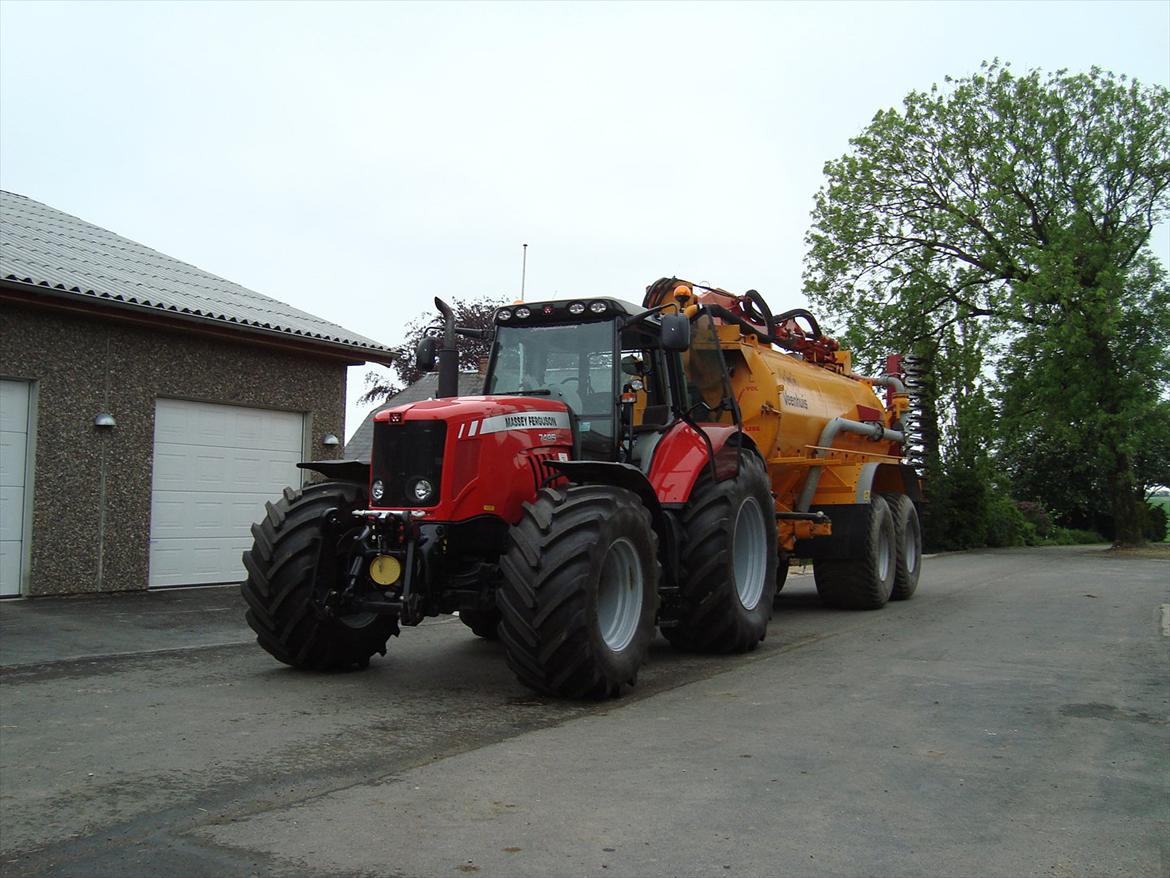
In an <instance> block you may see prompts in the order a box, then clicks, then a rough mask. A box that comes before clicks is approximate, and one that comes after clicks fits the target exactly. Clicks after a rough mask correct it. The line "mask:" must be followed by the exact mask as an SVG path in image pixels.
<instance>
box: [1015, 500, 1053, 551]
mask: <svg viewBox="0 0 1170 878" xmlns="http://www.w3.org/2000/svg"><path fill="white" fill-rule="evenodd" d="M1016 508H1017V509H1018V510H1020V514H1021V515H1023V516H1024V518H1025V519H1026V520H1027V521H1028V522H1029V523H1030V524H1031V525H1032V527H1033V528H1034V529H1035V530H1036V536H1037V537H1039V538H1040V539H1042V540H1046V539H1048V537H1049V536H1050V535H1051V534H1052V528H1053V526H1054V525H1053V521H1052V515H1051V514H1049V512H1048V510H1047V509H1045V508H1044V504H1043V503H1040V502H1039V501H1036V500H1017V501H1016ZM1029 545H1031V543H1029Z"/></svg>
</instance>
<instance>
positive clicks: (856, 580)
mask: <svg viewBox="0 0 1170 878" xmlns="http://www.w3.org/2000/svg"><path fill="white" fill-rule="evenodd" d="M859 537H860V549H859V554H858V555H857V557H855V558H847V559H835V558H834V559H819V560H814V561H813V580H814V581H815V582H816V586H817V594H819V595H820V597H821V601H822V602H823V603H825V604H827V605H828V606H830V607H837V608H838V609H842V610H880V609H881V608H882V607H884V606H885V605H886V602H887V601H888V600H889V599H890V593H891V592H892V591H893V588H894V568H895V566H896V562H895V548H894V516H893V515H892V514H891V513H890V507H889V504H888V503H886V501H885V500H883V499H882V498H881V497H878V496H875V497H874V498H873V499H872V500H871V501H870V503H869V514H868V515H867V516H866V517H865V521H864V523H863V525H862V528H861V533H860V534H859Z"/></svg>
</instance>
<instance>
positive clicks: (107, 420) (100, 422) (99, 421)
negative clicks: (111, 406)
mask: <svg viewBox="0 0 1170 878" xmlns="http://www.w3.org/2000/svg"><path fill="white" fill-rule="evenodd" d="M93 425H94V426H95V427H106V428H110V427H116V426H118V422H117V421H115V420H114V416H113V415H111V414H110V413H109V412H98V413H97V414H96V415H94V418H93Z"/></svg>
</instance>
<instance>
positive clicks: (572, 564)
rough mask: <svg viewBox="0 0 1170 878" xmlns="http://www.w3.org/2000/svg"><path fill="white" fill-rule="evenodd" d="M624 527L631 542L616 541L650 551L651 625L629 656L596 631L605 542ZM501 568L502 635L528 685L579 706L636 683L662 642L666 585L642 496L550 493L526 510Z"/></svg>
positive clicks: (641, 630)
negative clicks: (656, 641)
mask: <svg viewBox="0 0 1170 878" xmlns="http://www.w3.org/2000/svg"><path fill="white" fill-rule="evenodd" d="M619 526H620V527H625V528H626V529H627V531H628V532H625V533H621V532H619V533H618V534H616V535H618V536H627V537H629V536H631V533H630V532H632V531H637V530H639V529H640V530H641V531H642V532H643V533H644V534H645V537H646V541H647V545H646V546H645V547H644V549H645V551H644V552H643V570H642V578H643V613H642V618H641V620H640V622H639V624H638V630H637V632H636V633H635V635H634V638H633V640H632V641H631V643H630V644H629V646H627V647H626V648H625V649H624V650H623V651H622V653H620V654H618V653H613V652H611V651H610V650H609V649H608V648H607V647H606V646H605V644H604V642H603V641H602V640H601V637H600V633H599V632H598V631H596V628H597V621H596V606H595V604H596V591H597V586H596V578H597V576H598V573H599V568H600V565H601V562H602V559H603V558H604V553H605V551H606V550H607V549H608V545H609V541H606V537H605V535H606V534H607V533H609V532H610V530H611V529H612V528H615V527H619ZM603 542H605V545H602V543H603ZM646 554H648V558H646V557H645V555H646ZM500 566H501V569H502V572H503V574H504V584H503V585H502V586H501V587H500V589H499V591H498V592H497V597H496V600H497V605H498V607H499V609H500V617H501V621H500V626H499V634H500V639H501V640H502V641H503V642H504V647H505V655H506V656H507V660H508V664H509V666H510V667H511V668H512V670H513V672H514V673H515V674H516V676H517V678H518V679H519V680H520V682H522V683H524V684H525V685H526V686H529V687H531V688H532V689H535V690H537V691H538V692H542V693H546V694H551V695H563V696H567V697H570V698H606V697H610V696H613V695H616V694H618V692H619V691H620V689H621V687H622V685H624V684H627V683H629V684H631V685H632V684H633V683H634V682H635V679H636V676H637V671H638V668H639V667H640V666H641V665H642V663H643V662H644V661H645V658H646V653H647V651H648V649H649V646H650V641H651V640H652V639H653V635H654V621H655V613H656V611H657V607H658V576H659V574H658V541H657V537H656V535H655V533H654V530H653V528H652V526H651V521H650V513H649V511H648V510H647V509H646V507H645V506H643V505H642V503H641V502H640V501H639V500H638V498H637V495H635V494H633V493H632V492H630V491H627V490H624V489H622V488H613V487H608V486H574V487H570V488H567V489H556V488H544V489H542V490H541V491H540V492H539V494H537V497H536V499H535V500H534V501H533V502H531V503H525V504H524V514H523V517H522V518H521V520H520V522H519V523H518V524H516V526H515V527H513V528H512V529H511V531H510V538H509V547H508V550H507V552H505V553H504V555H503V557H502V558H501V559H500Z"/></svg>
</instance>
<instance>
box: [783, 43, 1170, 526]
mask: <svg viewBox="0 0 1170 878" xmlns="http://www.w3.org/2000/svg"><path fill="white" fill-rule="evenodd" d="M825 175H826V178H827V182H826V185H825V186H824V187H823V188H822V190H821V191H820V192H819V193H818V195H817V197H816V203H815V208H814V211H813V225H812V228H811V230H810V232H809V234H808V238H807V244H808V252H807V256H806V270H805V282H806V292H807V294H808V296H809V298H810V300H811V301H812V302H813V303H814V304H816V305H817V306H819V307H821V308H824V309H827V310H828V311H830V312H832V313H834V314H836V315H838V316H839V317H840V318H843V319H844V320H845V321H847V322H848V324H849V325H850V327H851V331H850V333H849V336H850V340H851V341H853V342H854V343H855V344H858V345H859V346H860V347H859V349H860V350H863V351H864V350H865V349H866V347H867V346H868V347H872V348H874V349H887V350H888V349H889V348H890V347H893V346H897V347H900V348H902V349H903V350H907V351H914V352H917V351H921V350H925V351H927V352H928V353H929V354H930V355H931V356H932V360H931V363H932V367H933V368H934V369H936V370H938V373H939V374H938V376H937V379H936V383H937V384H938V388H937V392H938V394H939V396H938V398H937V399H936V400H935V401H934V403H935V405H936V406H937V408H938V409H939V410H940V414H941V415H942V418H943V429H942V433H943V436H944V437H945V442H944V444H945V445H947V446H949V448H950V451H951V452H953V453H954V455H955V457H954V459H952V460H950V461H947V460H946V456H947V453H948V451H947V447H943V448H940V449H939V451H938V455H937V456H938V459H939V461H940V464H939V467H940V472H939V473H936V475H941V476H945V475H946V474H947V473H948V472H951V471H954V472H958V471H959V469H961V470H962V471H963V472H964V473H971V472H976V473H977V472H978V471H979V470H980V467H982V468H983V472H984V476H983V478H984V479H987V478H990V477H991V476H990V475H989V473H995V472H999V471H1001V470H1002V469H1003V468H1004V467H1005V466H1009V465H1010V467H1012V468H1013V472H1012V475H1013V477H1014V478H1015V479H1017V480H1016V481H1013V482H1012V483H1011V486H1010V487H1011V488H1012V490H1013V491H1017V492H1018V491H1021V490H1028V491H1032V490H1039V488H1040V487H1041V482H1042V480H1041V479H1040V478H1039V477H1038V476H1039V473H1038V472H1037V473H1029V472H1028V470H1029V467H1030V464H1031V461H1032V459H1033V458H1037V459H1039V460H1042V461H1044V467H1045V468H1048V469H1049V470H1051V469H1052V468H1053V467H1056V466H1058V465H1059V462H1060V461H1065V462H1066V464H1068V465H1069V466H1071V467H1074V468H1076V469H1077V470H1078V471H1079V472H1083V474H1084V476H1085V478H1084V479H1083V480H1082V481H1081V484H1080V485H1068V484H1051V485H1049V487H1051V488H1053V489H1054V490H1053V491H1049V492H1047V495H1045V494H1038V495H1036V496H1026V497H1022V498H1020V499H1028V500H1032V499H1041V500H1045V501H1046V502H1048V504H1049V505H1050V506H1051V507H1052V508H1054V509H1057V510H1058V511H1059V512H1061V513H1062V514H1063V513H1070V512H1071V511H1072V510H1074V509H1076V508H1077V506H1078V504H1080V505H1082V506H1083V505H1085V504H1087V503H1095V504H1096V505H1097V506H1100V505H1101V498H1108V499H1107V500H1106V506H1107V508H1108V511H1109V514H1108V517H1109V518H1110V519H1111V521H1112V524H1113V526H1114V527H1115V528H1116V530H1117V533H1118V536H1119V538H1120V539H1122V540H1125V541H1136V540H1140V526H1139V522H1138V513H1137V508H1138V502H1139V499H1140V493H1141V491H1140V488H1141V486H1142V482H1143V481H1144V479H1145V478H1146V476H1145V475H1144V474H1142V473H1139V469H1140V468H1141V467H1142V465H1143V464H1142V461H1143V459H1144V458H1145V457H1148V456H1149V455H1148V453H1147V448H1148V442H1149V441H1151V437H1150V431H1149V430H1148V429H1147V428H1146V426H1145V425H1146V424H1147V423H1148V422H1150V421H1151V420H1152V419H1156V418H1157V417H1159V416H1158V414H1157V412H1158V411H1159V407H1160V406H1163V405H1164V403H1163V402H1161V401H1162V400H1164V399H1165V397H1166V390H1167V383H1166V375H1167V369H1168V367H1170V361H1168V360H1167V355H1166V351H1167V347H1168V346H1170V326H1168V325H1167V319H1168V318H1167V313H1168V308H1167V301H1166V281H1165V272H1164V269H1163V267H1162V266H1161V265H1160V263H1158V262H1157V261H1156V260H1155V259H1153V258H1152V257H1151V256H1150V253H1149V246H1148V242H1149V238H1150V233H1151V230H1152V229H1153V228H1154V226H1155V225H1157V224H1158V223H1159V222H1160V221H1162V220H1163V219H1164V218H1165V216H1166V211H1167V207H1168V204H1170V91H1168V90H1167V89H1165V88H1160V87H1153V88H1151V87H1145V86H1142V85H1140V84H1139V83H1137V82H1133V81H1131V80H1128V79H1126V78H1125V77H1117V76H1114V75H1112V74H1110V73H1107V72H1104V71H1101V70H1097V69H1093V70H1091V71H1089V72H1088V73H1084V74H1068V73H1066V72H1065V71H1058V72H1056V73H1054V74H1051V75H1048V76H1043V75H1042V74H1041V73H1039V72H1038V71H1032V72H1030V73H1028V74H1026V75H1024V76H1015V75H1014V74H1013V73H1012V72H1011V71H1010V70H1009V68H1008V67H1007V66H1006V65H1002V64H1000V63H999V62H991V63H988V64H985V65H984V66H983V68H982V69H981V71H980V72H979V73H978V74H976V75H973V76H970V77H967V78H965V79H957V80H952V79H948V80H946V83H945V85H944V87H942V88H939V87H934V88H932V89H931V90H930V91H929V92H912V93H911V94H910V95H908V96H907V97H906V99H905V101H904V103H903V106H902V108H901V109H889V110H882V111H880V112H878V113H877V115H876V116H875V117H874V119H873V121H872V122H871V123H870V125H869V126H868V127H867V128H866V129H865V130H864V131H863V132H862V133H861V134H860V135H859V136H858V137H856V138H854V139H853V140H852V141H851V150H850V151H849V153H848V154H846V155H845V156H843V157H841V158H840V159H837V160H835V161H830V162H828V163H827V164H826V166H825ZM975 326H978V327H979V329H972V327H975ZM960 327H961V328H962V329H959V328H960ZM957 338H965V339H967V340H968V342H969V343H968V344H966V345H956V344H955V343H954V340H955V339H957ZM972 340H973V344H972V343H970V342H971V341H972ZM973 366H974V368H972V367H973ZM956 382H958V383H956ZM989 400H994V401H995V402H996V403H997V404H998V408H996V407H992V406H991V405H989V404H988V401H989ZM1154 456H1155V457H1157V455H1154ZM980 458H983V460H980ZM989 463H990V467H989V466H988V464H989ZM948 466H949V467H950V469H948ZM956 467H958V468H959V469H956ZM1155 468H1156V467H1155ZM1090 474H1091V476H1092V477H1091V478H1089V475H1090ZM935 481H938V480H937V479H936V480H935ZM1048 481H1051V480H1048ZM1057 481H1058V482H1062V481H1064V482H1067V480H1057ZM1074 495H1075V496H1074ZM955 514H959V511H958V510H956V511H955Z"/></svg>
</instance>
